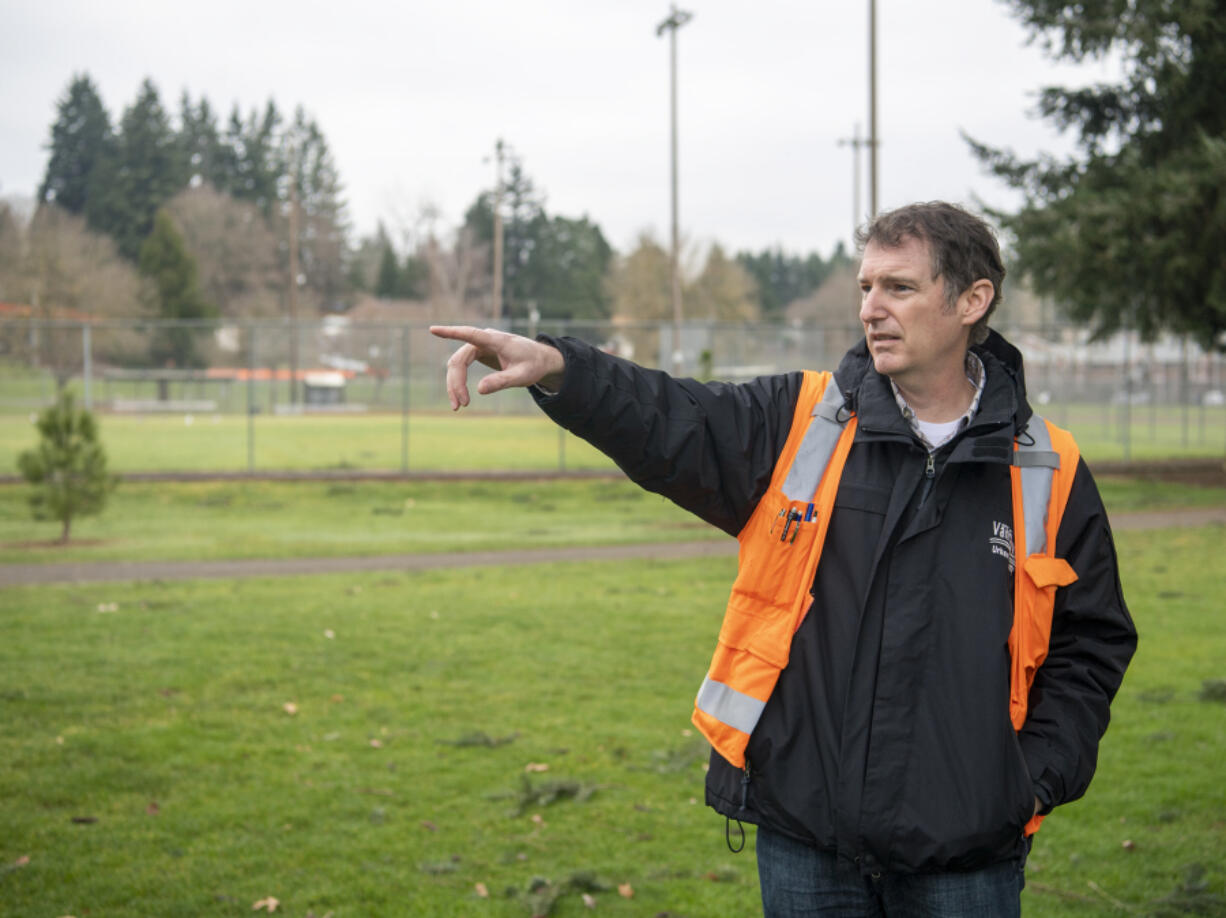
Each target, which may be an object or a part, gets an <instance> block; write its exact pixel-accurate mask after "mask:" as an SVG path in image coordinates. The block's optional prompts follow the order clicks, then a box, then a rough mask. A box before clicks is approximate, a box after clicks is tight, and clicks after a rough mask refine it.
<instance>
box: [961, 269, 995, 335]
mask: <svg viewBox="0 0 1226 918" xmlns="http://www.w3.org/2000/svg"><path fill="white" fill-rule="evenodd" d="M995 296H996V286H995V285H994V284H993V283H992V282H991V281H990V280H988V279H987V278H986V277H981V278H979V280H977V281H975V282H974V283H973V284H971V285H970V286H969V287H967V288H966V290H964V291H963V292H962V295H961V296H960V297H958V319H959V320H960V321H961V323H962V324H963V325H974V324H975V323H976V322H978V321H979V320H980V319H981V318H983V314H984V313H985V312H987V311H988V307H989V306H991V305H992V298H993V297H995Z"/></svg>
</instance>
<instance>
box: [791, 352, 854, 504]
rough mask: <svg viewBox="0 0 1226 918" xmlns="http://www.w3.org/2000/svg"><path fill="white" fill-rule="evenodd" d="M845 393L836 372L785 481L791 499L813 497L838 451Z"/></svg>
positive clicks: (830, 380)
mask: <svg viewBox="0 0 1226 918" xmlns="http://www.w3.org/2000/svg"><path fill="white" fill-rule="evenodd" d="M842 407H843V393H842V392H841V391H839V387H838V384H837V383H836V382H835V381H834V377H833V376H832V377H831V378H830V379H829V381H827V383H826V391H825V392H823V393H822V399H821V401H820V402H818V403H817V405H816V406H815V407H814V409H813V420H812V421H810V422H809V429H808V430H806V431H805V438H804V440H802V441H801V443H800V449H798V450H797V451H796V458H795V459H794V460H793V461H792V467H791V468H790V469H788V477H787V479H786V480H785V481H784V482H783V495H784V497H786V498H787V499H788V500H812V498H813V495H814V494H815V493H817V485H818V483H819V482H820V481H821V480H822V476H823V475H824V474H826V466H827V465H829V464H830V457H831V456H833V455H834V447H835V445H836V444H837V443H838V442H839V437H840V436H842V434H843V428H844V427H845V426H846V424H847V421H846V420H844V421H842V422H840V421H839V419H838V417H839V409H841V408H842Z"/></svg>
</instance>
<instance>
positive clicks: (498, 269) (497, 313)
mask: <svg viewBox="0 0 1226 918" xmlns="http://www.w3.org/2000/svg"><path fill="white" fill-rule="evenodd" d="M502 153H503V143H502V138H501V137H500V138H499V139H498V142H497V143H496V144H495V145H494V159H495V160H496V161H497V166H496V168H497V169H498V178H497V181H496V182H495V183H494V289H493V291H492V294H491V298H492V299H493V304H492V308H491V309H490V312H491V313H493V318H494V324H495V325H497V324H498V323H499V322H500V321H501V319H502Z"/></svg>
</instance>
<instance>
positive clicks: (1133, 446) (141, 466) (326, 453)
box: [0, 393, 1226, 475]
mask: <svg viewBox="0 0 1226 918" xmlns="http://www.w3.org/2000/svg"><path fill="white" fill-rule="evenodd" d="M500 400H501V401H500ZM525 400H526V396H523V395H522V393H503V394H500V395H498V396H495V397H494V398H493V399H492V400H491V402H490V403H488V404H503V405H505V407H506V413H496V412H492V411H490V410H488V409H486V410H482V409H481V408H478V409H475V410H474V409H470V410H466V411H462V412H459V413H457V414H452V413H451V412H448V411H437V412H414V413H412V414H410V415H409V416H408V419H407V422H406V421H405V420H404V419H403V418H402V417H401V415H399V414H396V413H383V414H353V415H343V414H342V415H305V416H275V415H259V416H257V417H255V418H254V419H251V420H250V421H249V420H248V418H246V417H245V416H243V415H237V414H182V413H180V414H144V415H127V414H102V415H100V416H99V423H100V429H101V435H102V441H103V444H104V445H105V447H106V449H107V455H108V457H109V460H110V466H111V469H112V470H113V471H115V472H121V473H123V472H165V471H174V472H245V471H248V470H254V471H282V470H290V471H293V470H324V471H329V470H346V469H371V470H399V469H401V468H402V467H404V466H406V465H407V468H408V469H409V470H410V471H415V472H423V471H432V472H437V471H458V470H486V471H488V470H515V471H523V470H543V471H554V470H556V469H559V468H566V469H609V470H611V469H612V468H613V465H612V463H611V462H610V461H609V460H608V459H607V458H605V457H604V456H602V455H601V454H600V453H598V452H597V451H596V450H594V449H593V448H592V447H591V446H589V445H588V444H587V443H585V442H584V441H582V440H580V439H578V438H577V437H574V436H572V435H570V434H565V433H561V432H559V430H558V428H557V427H555V426H554V425H553V424H552V423H551V422H550V421H549V420H548V419H547V418H546V417H545V416H544V415H542V414H541V413H540V412H539V411H537V410H536V409H535V408H533V407H532V406H531V405H528V404H526V403H525ZM483 404H486V403H483ZM1046 408H1051V410H1050V411H1049V412H1048V413H1049V415H1050V417H1051V418H1052V420H1054V421H1056V422H1057V423H1059V424H1061V425H1063V426H1067V427H1068V428H1069V429H1070V430H1072V431H1073V433H1074V434H1075V435H1076V436H1077V440H1078V443H1079V444H1080V446H1081V450H1082V452H1083V453H1084V455H1085V456H1086V457H1087V458H1088V459H1090V460H1091V461H1094V460H1098V461H1105V460H1118V459H1123V458H1125V448H1124V443H1123V437H1122V433H1121V427H1120V418H1121V409H1120V406H1117V405H1074V406H1066V407H1061V406H1043V408H1042V410H1046ZM525 412H526V413H525ZM32 417H33V416H32V415H29V414H0V474H8V475H12V474H15V473H16V470H17V456H18V455H19V454H20V453H21V452H22V451H23V450H26V449H29V448H30V447H32V446H33V445H34V443H35V441H36V439H37V434H36V432H35V430H34V425H33V423H32V420H31V419H32ZM1132 424H1133V426H1132V431H1131V440H1130V445H1129V448H1128V454H1129V456H1130V457H1131V458H1133V459H1161V458H1167V457H1170V456H1185V457H1201V458H1215V457H1222V456H1223V455H1224V454H1226V409H1224V408H1221V407H1211V408H1202V407H1194V408H1189V409H1187V410H1186V411H1185V410H1184V409H1182V408H1178V407H1171V406H1138V407H1137V408H1136V410H1135V411H1134V412H1133V415H1132Z"/></svg>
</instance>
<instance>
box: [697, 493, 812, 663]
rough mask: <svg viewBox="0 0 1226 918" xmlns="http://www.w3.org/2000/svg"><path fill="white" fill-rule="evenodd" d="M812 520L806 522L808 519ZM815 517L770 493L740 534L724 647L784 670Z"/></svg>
mask: <svg viewBox="0 0 1226 918" xmlns="http://www.w3.org/2000/svg"><path fill="white" fill-rule="evenodd" d="M806 516H808V517H809V518H808V519H805V517H806ZM816 537H817V519H816V513H815V511H814V510H812V509H811V505H809V504H806V503H803V502H800V501H789V500H788V499H787V498H785V497H784V496H783V495H782V494H778V493H768V494H767V496H766V497H765V498H763V500H762V503H760V504H759V505H758V509H757V512H756V513H755V514H754V516H753V518H752V519H751V520H750V521H749V523H748V525H746V527H745V530H744V531H742V533H741V536H740V541H741V551H740V563H739V568H738V571H737V577H736V581H735V582H734V583H733V585H732V595H731V596H730V597H729V599H728V611H727V614H726V615H725V616H724V625H723V627H722V628H721V629H720V635H719V640H720V643H722V644H725V645H727V646H728V647H733V648H736V649H738V650H746V651H748V652H750V653H752V654H754V655H755V656H758V657H760V658H761V659H763V660H766V661H768V662H770V663H772V664H773V665H775V666H778V667H779V668H780V669H782V668H783V667H784V666H786V665H787V661H788V651H789V649H790V645H791V642H792V634H793V633H794V632H795V630H796V627H797V625H798V624H799V621H800V615H801V614H803V612H804V611H805V606H806V605H807V600H808V593H809V587H810V586H811V584H808V583H806V582H805V580H806V578H808V579H810V580H811V579H812V576H813V574H812V571H810V570H809V567H810V560H811V555H812V551H813V547H814V544H813V543H814V540H815V539H816Z"/></svg>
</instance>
